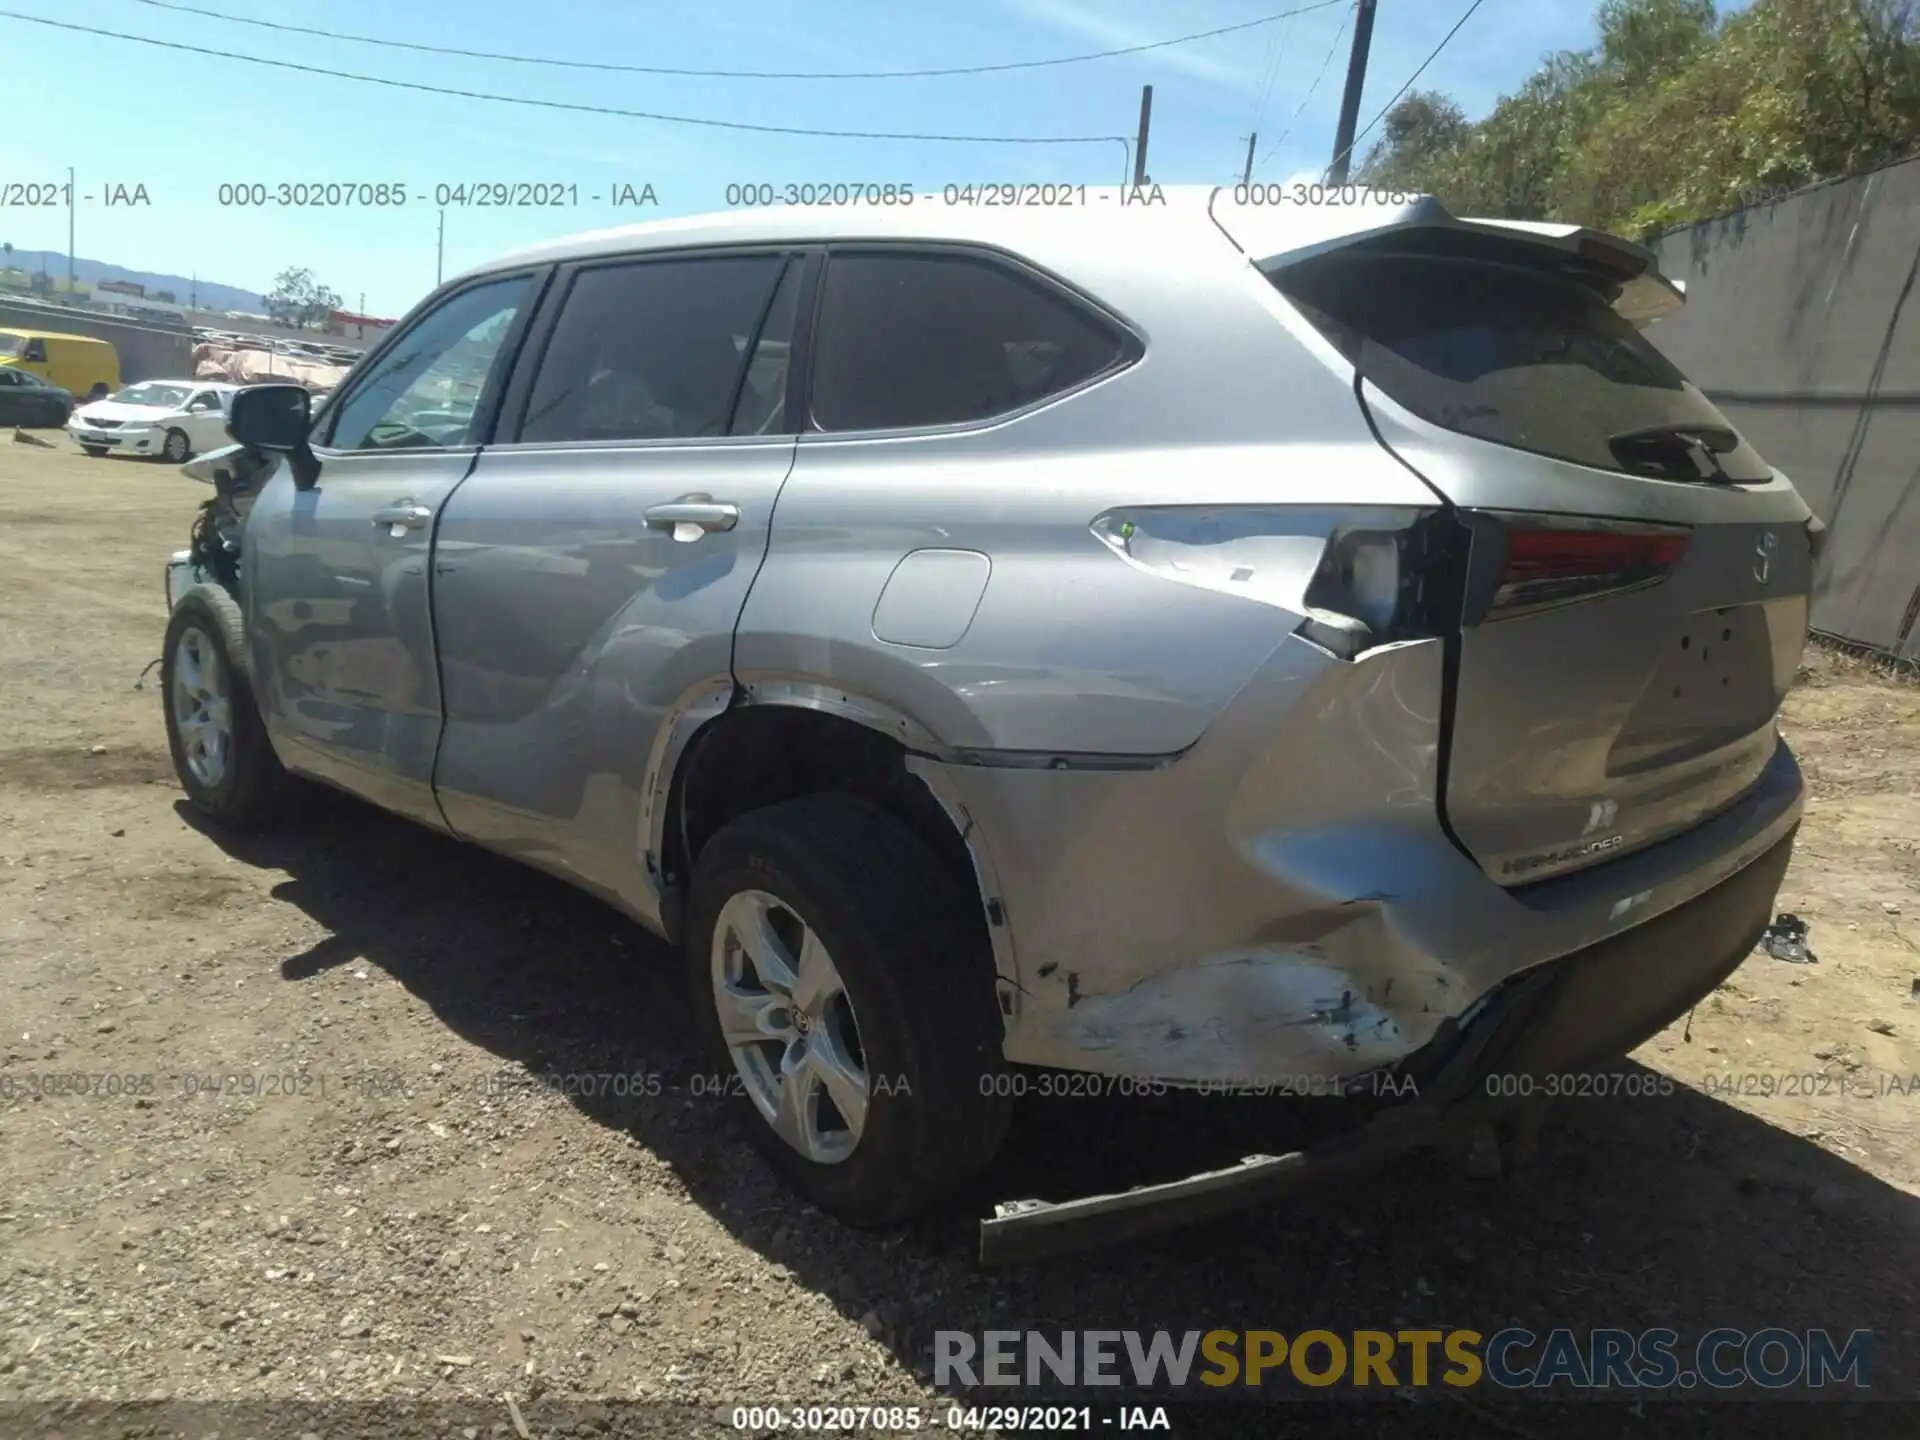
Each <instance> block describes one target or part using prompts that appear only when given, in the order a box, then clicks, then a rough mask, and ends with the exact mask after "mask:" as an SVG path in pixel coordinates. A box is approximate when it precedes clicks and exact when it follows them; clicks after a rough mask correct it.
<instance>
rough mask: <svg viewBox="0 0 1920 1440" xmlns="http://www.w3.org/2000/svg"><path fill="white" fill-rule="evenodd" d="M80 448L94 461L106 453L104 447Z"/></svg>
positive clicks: (84, 446)
mask: <svg viewBox="0 0 1920 1440" xmlns="http://www.w3.org/2000/svg"><path fill="white" fill-rule="evenodd" d="M80 448H81V449H82V450H84V451H86V452H87V454H89V455H91V456H92V457H93V458H94V459H96V460H98V459H99V458H100V457H101V456H102V455H105V454H106V453H107V447H106V446H104V445H82V446H81V447H80Z"/></svg>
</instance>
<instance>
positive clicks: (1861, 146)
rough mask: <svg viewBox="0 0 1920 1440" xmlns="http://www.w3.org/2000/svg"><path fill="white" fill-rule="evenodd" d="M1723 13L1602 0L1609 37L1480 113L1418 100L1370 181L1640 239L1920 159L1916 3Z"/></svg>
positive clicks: (1392, 133)
mask: <svg viewBox="0 0 1920 1440" xmlns="http://www.w3.org/2000/svg"><path fill="white" fill-rule="evenodd" d="M1715 10H1716V7H1715V5H1714V3H1713V0H1601V3H1600V5H1599V9H1598V12H1597V15H1596V19H1597V23H1598V29H1599V40H1598V42H1597V43H1596V44H1595V45H1594V46H1592V47H1591V48H1590V49H1587V50H1583V51H1565V52H1562V53H1560V54H1557V55H1552V56H1549V57H1548V58H1547V59H1546V60H1544V61H1543V62H1542V63H1541V65H1540V67H1539V68H1538V69H1537V70H1536V71H1535V72H1534V73H1533V74H1532V75H1531V76H1529V77H1528V78H1527V79H1526V81H1524V82H1523V83H1522V84H1521V86H1520V87H1519V88H1518V89H1517V90H1516V91H1515V92H1514V93H1513V94H1511V95H1506V96H1503V97H1501V99H1500V100H1499V101H1498V102H1497V103H1496V104H1495V105H1494V107H1493V110H1492V113H1490V114H1489V115H1487V116H1486V117H1485V118H1484V119H1481V120H1479V121H1477V122H1475V123H1471V124H1466V123H1464V121H1459V120H1457V119H1456V117H1458V116H1459V111H1458V109H1457V107H1454V106H1453V105H1452V103H1451V102H1450V101H1447V100H1446V99H1444V98H1443V97H1440V96H1436V95H1431V94H1428V95H1421V96H1417V97H1416V96H1409V97H1407V100H1406V101H1404V102H1402V104H1400V105H1397V106H1395V107H1394V111H1393V113H1392V114H1391V115H1390V116H1389V119H1388V122H1387V128H1386V131H1385V134H1384V136H1383V138H1382V140H1381V142H1380V143H1379V144H1378V145H1377V146H1376V147H1375V148H1374V151H1373V153H1372V154H1370V155H1369V156H1368V157H1367V167H1366V170H1365V172H1364V173H1366V174H1367V177H1368V179H1369V180H1370V182H1371V183H1374V184H1383V185H1388V186H1389V187H1390V188H1395V189H1413V190H1425V191H1428V192H1430V193H1432V194H1435V195H1438V196H1439V197H1440V198H1441V199H1442V201H1444V202H1445V203H1446V204H1447V205H1448V207H1449V208H1451V209H1453V210H1454V211H1455V212H1456V213H1459V214H1473V215H1490V216H1496V217H1505V218H1510V219H1521V220H1561V221H1571V222H1574V223H1577V224H1584V225H1595V226H1599V227H1601V228H1603V229H1610V230H1617V231H1622V232H1624V233H1628V234H1633V235H1637V236H1642V237H1645V236H1648V235H1651V234H1653V233H1657V232H1658V231H1659V230H1661V229H1663V228H1666V227H1668V226H1671V225H1674V224H1678V223H1682V222H1685V221H1689V220H1696V219H1703V218H1705V217H1707V216H1710V215H1717V214H1724V213H1726V212H1727V211H1729V210H1733V209H1737V208H1739V207H1740V206H1742V205H1748V204H1753V203H1756V202H1758V201H1760V200H1764V199H1766V198H1768V197H1770V196H1772V195H1776V194H1779V193H1781V192H1783V191H1785V190H1789V189H1793V188H1797V187H1799V186H1803V185H1808V184H1811V183H1813V182H1814V181H1817V180H1824V179H1830V178H1834V177H1836V176H1841V175H1846V174H1850V173H1854V172H1856V171H1859V170H1863V169H1867V168H1871V167H1873V166H1876V165H1883V164H1887V163H1889V162H1891V161H1894V160H1898V159H1902V158H1905V157H1907V156H1910V155H1913V154H1915V153H1916V152H1920V0H1754V3H1753V4H1752V5H1750V6H1749V7H1748V8H1746V9H1744V10H1741V11H1738V12H1735V13H1732V14H1730V15H1728V16H1726V17H1725V18H1724V19H1720V18H1716V15H1715ZM1416 101H1417V102H1418V103H1415V102H1416ZM1396 122H1397V123H1396Z"/></svg>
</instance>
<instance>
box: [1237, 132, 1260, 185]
mask: <svg viewBox="0 0 1920 1440" xmlns="http://www.w3.org/2000/svg"><path fill="white" fill-rule="evenodd" d="M1259 138H1260V132H1259V131H1257V130H1256V131H1254V133H1253V134H1251V135H1249V136H1247V164H1246V168H1245V169H1243V170H1242V171H1241V172H1240V184H1241V186H1242V187H1243V188H1244V187H1245V186H1248V185H1251V184H1252V183H1253V145H1254V142H1255V141H1256V140H1258V139H1259Z"/></svg>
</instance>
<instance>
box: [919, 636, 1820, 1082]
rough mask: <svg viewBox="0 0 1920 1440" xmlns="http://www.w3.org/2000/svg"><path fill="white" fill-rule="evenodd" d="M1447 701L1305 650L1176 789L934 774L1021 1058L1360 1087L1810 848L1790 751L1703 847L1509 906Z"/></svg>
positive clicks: (1126, 773) (1370, 656) (1275, 672)
mask: <svg viewBox="0 0 1920 1440" xmlns="http://www.w3.org/2000/svg"><path fill="white" fill-rule="evenodd" d="M1442 678H1443V654H1442V647H1441V643H1440V642H1438V641H1421V642H1414V643H1408V644H1402V645H1394V646H1387V647H1382V648H1381V649H1379V650H1375V651H1371V652H1368V653H1367V654H1364V655H1362V656H1361V657H1360V658H1359V659H1358V660H1355V661H1342V660H1337V659H1335V658H1334V657H1332V656H1330V655H1328V654H1327V653H1326V652H1325V651H1323V650H1321V649H1319V648H1318V647H1316V646H1313V645H1311V644H1308V643H1307V642H1305V641H1302V640H1300V639H1299V638H1297V637H1292V638H1289V639H1288V640H1287V641H1286V642H1284V643H1283V644H1282V645H1281V646H1280V648H1279V649H1278V650H1277V651H1276V652H1275V654H1274V657H1273V658H1272V660H1270V661H1269V662H1268V664H1267V665H1266V666H1265V667H1264V669H1263V670H1262V671H1261V672H1260V674H1259V675H1258V676H1256V677H1255V679H1254V680H1253V681H1252V682H1250V683H1249V684H1248V685H1247V686H1246V687H1245V689H1243V690H1242V691H1241V693H1240V694H1239V695H1238V696H1237V697H1236V698H1235V700H1234V701H1233V703H1232V704H1231V705H1230V706H1229V707H1228V708H1227V710H1226V711H1224V712H1223V713H1222V714H1221V715H1220V717H1219V718H1218V719H1217V720H1216V721H1215V722H1214V724H1213V725H1212V726H1211V727H1210V728H1209V729H1208V731H1207V733H1206V734H1205V736H1203V737H1202V739H1201V740H1200V742H1199V743H1198V744H1196V745H1195V746H1194V747H1193V748H1192V749H1191V750H1189V751H1187V752H1186V753H1185V754H1183V755H1181V756H1180V757H1178V758H1177V759H1176V760H1173V761H1171V762H1169V763H1166V764H1163V765H1160V766H1158V767H1157V768H1156V767H1149V768H1140V767H1138V766H1136V768H1134V769H1132V770H1122V769H1098V768H1091V766H1089V765H1088V764H1087V763H1086V762H1084V761H1078V760H1062V761H1061V762H1060V764H1059V767H1058V768H1034V767H1032V766H1027V767H1024V768H1022V767H1017V766H1012V765H1006V766H1001V765H995V764H992V763H971V764H960V763H939V762H933V761H916V762H915V768H916V769H917V770H918V771H919V772H920V773H921V774H922V775H923V776H925V778H926V779H927V781H928V783H929V785H930V786H932V787H933V789H934V790H935V792H936V793H937V794H939V795H941V797H942V798H943V800H945V801H946V803H947V804H948V806H949V808H950V809H952V810H953V811H955V814H956V819H957V820H958V822H959V824H960V826H961V828H962V829H963V830H964V831H965V832H966V833H967V835H968V839H969V843H970V844H971V845H972V846H973V847H974V850H975V855H976V859H977V860H978V862H979V864H980V868H981V872H982V875H983V883H984V884H985V885H986V894H987V900H988V906H987V908H988V914H989V917H990V919H991V920H992V921H993V927H994V931H995V940H996V959H997V964H998V966H999V970H1000V976H1001V1008H1002V1010H1003V1013H1004V1014H1005V1017H1006V1028H1007V1033H1006V1041H1005V1054H1006V1056H1007V1058H1008V1059H1009V1060H1012V1061H1015V1062H1017V1063H1024V1064H1030V1065H1041V1066H1050V1067H1058V1068H1062V1069H1068V1070H1081V1071H1091V1072H1095V1073H1100V1074H1108V1075H1118V1076H1132V1077H1138V1078H1144V1079H1155V1080H1164V1081H1168V1082H1172V1083H1184V1084H1203V1083H1206V1082H1210V1081H1222V1082H1231V1083H1235V1084H1246V1083H1261V1084H1269V1085H1274V1086H1284V1087H1289V1088H1292V1087H1306V1086H1315V1087H1317V1086H1319V1085H1320V1084H1322V1083H1324V1082H1325V1081H1327V1080H1328V1079H1329V1078H1330V1077H1331V1078H1334V1079H1338V1078H1342V1077H1353V1076H1358V1075H1362V1074H1365V1073H1366V1072H1369V1071H1373V1070H1377V1069H1379V1068H1381V1067H1383V1066H1388V1065H1393V1064H1395V1063H1397V1062H1400V1061H1402V1060H1404V1059H1405V1058H1406V1057H1407V1056H1409V1055H1412V1054H1414V1053H1415V1052H1416V1051H1419V1050H1420V1049H1421V1048H1422V1047H1424V1046H1426V1045H1428V1044H1429V1043H1430V1042H1432V1041H1433V1040H1434V1038H1435V1037H1436V1035H1438V1034H1440V1033H1441V1029H1442V1027H1443V1026H1444V1025H1445V1024H1446V1022H1448V1021H1459V1020H1461V1019H1462V1018H1464V1017H1466V1016H1467V1015H1468V1014H1469V1013H1470V1012H1471V1011H1472V1010H1473V1008H1474V1007H1475V1006H1476V1005H1477V1004H1480V1003H1482V1002H1483V1001H1484V1000H1485V998H1486V997H1487V996H1489V995H1490V994H1492V993H1493V992H1494V991H1495V990H1496V989H1497V988H1498V987H1499V986H1500V985H1502V984H1503V983H1504V982H1506V981H1507V980H1509V979H1510V978H1511V977H1513V976H1515V975H1517V974H1520V973H1522V972H1524V971H1526V970H1528V969H1530V968H1532V967H1534V966H1538V965H1542V964H1545V963H1546V962H1548V961H1551V960H1555V959H1558V958H1559V957H1561V956H1565V955H1570V954H1572V953H1573V952H1575V951H1578V950H1581V949H1583V948H1585V947H1588V946H1592V945H1594V944H1595V943H1596V942H1598V941H1601V940H1605V939H1607V938H1609V937H1612V936H1619V935H1625V934H1629V933H1632V932H1634V931H1635V930H1636V928H1637V927H1641V926H1644V925H1645V924H1646V923H1647V922H1649V921H1651V920H1653V919H1654V918H1656V917H1658V916H1661V915H1664V914H1666V913H1667V912H1669V911H1672V910H1674V909H1676V908H1677V907H1679V906H1681V905H1684V904H1685V903H1687V902H1688V901H1690V900H1692V899H1694V898H1695V897H1696V896H1699V895H1701V894H1703V893H1705V892H1707V891H1708V890H1710V889H1712V888H1713V887H1715V886H1716V885H1718V884H1720V883H1721V882H1722V881H1724V880H1725V879H1727V877H1728V876H1730V875H1733V874H1735V873H1736V872H1739V871H1742V870H1744V869H1746V868H1747V867H1748V866H1749V865H1750V864H1751V863H1753V862H1754V861H1756V860H1757V859H1758V858H1759V857H1760V856H1761V855H1763V854H1765V853H1766V852H1767V851H1769V850H1770V849H1771V848H1772V847H1773V846H1774V845H1775V844H1776V843H1777V842H1778V841H1779V840H1780V839H1781V837H1782V836H1783V835H1785V834H1787V833H1788V832H1789V831H1791V830H1792V829H1793V827H1794V826H1795V825H1796V824H1797V823H1798V820H1799V815H1800V809H1801V795H1802V784H1801V779H1800V772H1799V768H1798V766H1797V765H1796V764H1795V762H1794V759H1793V756H1792V754H1791V753H1790V752H1789V751H1788V749H1787V747H1786V745H1785V744H1784V743H1781V744H1780V745H1778V747H1777V748H1776V750H1775V753H1774V755H1773V758H1772V760H1771V762H1770V764H1769V765H1768V768H1767V770H1766V772H1765V774H1764V775H1763V777H1762V778H1761V780H1760V782H1759V783H1758V784H1757V785H1755V786H1754V787H1753V788H1752V789H1751V790H1749V791H1748V793H1747V794H1746V795H1745V796H1743V797H1742V798H1741V799H1740V800H1739V801H1738V802H1736V803H1735V804H1734V805H1733V806H1732V807H1730V808H1729V809H1727V810H1726V811H1724V812H1722V813H1721V814H1719V815H1718V816H1716V817H1714V818H1712V819H1710V820H1708V821H1706V822H1704V823H1702V824H1700V825H1698V826H1696V827H1694V828H1693V829H1692V830H1689V831H1687V832H1685V833H1683V834H1681V835H1679V836H1677V837H1675V838H1673V839H1671V840H1668V841H1665V842H1663V843H1661V844H1659V845H1656V846H1652V847H1649V848H1648V849H1645V850H1641V851H1638V852H1635V853H1633V854H1629V855H1626V856H1623V857H1621V858H1620V859H1617V860H1613V861H1609V862H1606V863H1604V864H1600V865H1596V866H1594V867H1592V868H1590V869H1587V870H1583V871H1580V872H1577V873H1575V874H1572V875H1568V876H1564V877H1558V878H1555V879H1552V880H1546V881H1540V882H1537V883H1535V884H1532V885H1526V886H1520V887H1513V888H1502V887H1501V886H1499V885H1497V884H1495V883H1494V882H1493V881H1492V880H1491V879H1489V878H1488V877H1487V875H1486V874H1485V873H1484V872H1483V871H1482V870H1481V869H1480V867H1479V866H1478V865H1476V864H1475V863H1474V862H1473V861H1472V860H1471V859H1470V858H1468V857H1467V856H1466V855H1465V854H1463V853H1462V852H1461V850H1460V849H1459V848H1458V847H1457V846H1455V845H1454V844H1453V843H1452V842H1451V841H1450V840H1449V839H1448V837H1447V836H1446V834H1445V832H1444V831H1443V830H1442V828H1441V825H1440V822H1439V818H1438V813H1439V806H1438V803H1437V789H1438V781H1437V768H1438V758H1439V745H1440V739H1439V737H1440V713H1441V706H1442V698H1441V697H1442ZM1623 988H1630V987H1625V986H1623Z"/></svg>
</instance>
